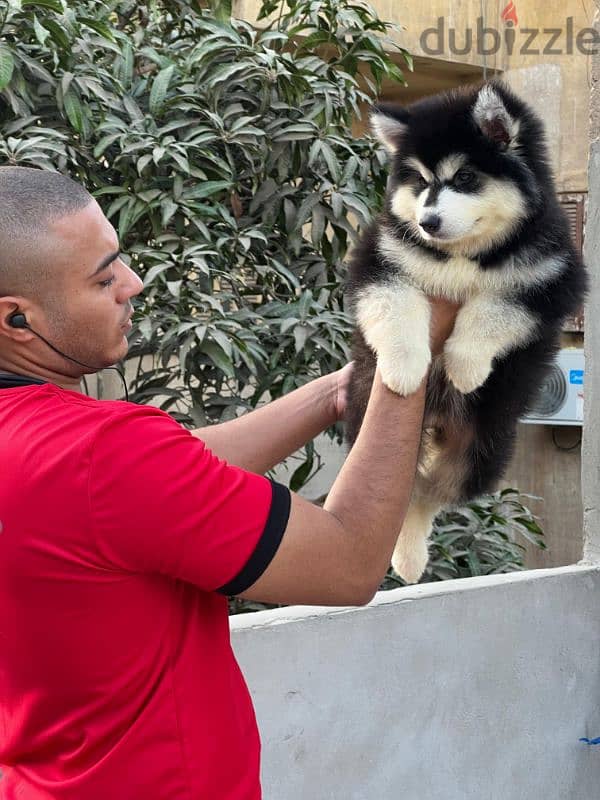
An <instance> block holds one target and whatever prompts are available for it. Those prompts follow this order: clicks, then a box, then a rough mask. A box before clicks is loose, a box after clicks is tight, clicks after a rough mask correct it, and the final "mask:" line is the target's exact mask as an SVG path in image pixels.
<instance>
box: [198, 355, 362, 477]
mask: <svg viewBox="0 0 600 800" xmlns="http://www.w3.org/2000/svg"><path fill="white" fill-rule="evenodd" d="M348 375H349V372H348V370H347V369H346V368H344V370H339V371H338V372H334V373H332V374H331V375H325V376H324V377H322V378H317V379H316V380H313V381H311V382H310V383H307V384H306V386H302V387H301V388H300V389H296V390H295V391H293V392H290V393H289V394H287V395H285V396H284V397H281V398H279V399H278V400H274V401H273V402H271V403H268V404H267V405H265V406H263V407H262V408H258V409H256V410H255V411H251V412H249V413H248V414H244V415H243V416H241V417H238V418H237V419H233V420H230V421H229V422H223V423H221V424H220V425H211V426H208V427H206V428H196V429H195V430H193V431H192V433H193V435H194V436H196V437H198V438H199V439H202V441H203V442H204V443H205V444H206V446H207V447H208V448H210V450H212V452H213V453H214V454H215V455H216V456H218V457H219V458H222V459H224V460H225V461H228V462H229V463H230V464H234V465H235V466H237V467H242V468H243V469H246V470H248V471H249V472H257V473H259V474H260V475H262V474H264V473H265V472H267V471H268V470H270V469H272V468H273V467H274V466H275V465H276V464H279V463H280V462H281V461H283V460H284V459H285V458H287V457H288V456H290V455H291V454H292V453H295V452H296V450H298V448H300V447H302V446H303V445H305V444H306V443H307V442H309V441H310V440H311V439H314V437H315V436H317V435H318V434H319V433H321V432H322V431H324V430H325V429H326V428H328V427H329V426H330V425H333V424H334V422H336V420H337V419H338V416H339V410H338V409H339V403H338V393H339V391H340V385H341V384H343V382H344V380H347V376H348Z"/></svg>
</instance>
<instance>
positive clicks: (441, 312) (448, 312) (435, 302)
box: [429, 297, 460, 356]
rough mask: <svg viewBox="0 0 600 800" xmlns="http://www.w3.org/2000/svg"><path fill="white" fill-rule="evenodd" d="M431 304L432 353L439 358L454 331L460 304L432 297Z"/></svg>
mask: <svg viewBox="0 0 600 800" xmlns="http://www.w3.org/2000/svg"><path fill="white" fill-rule="evenodd" d="M429 304H430V306H431V322H430V324H429V339H430V344H431V353H432V355H434V356H438V355H440V353H441V352H442V351H443V349H444V344H445V343H446V339H447V338H448V337H449V336H450V334H451V333H452V331H453V330H454V323H455V322H456V315H457V314H458V312H459V310H460V304H459V303H452V302H450V300H444V299H443V298H441V297H430V298H429Z"/></svg>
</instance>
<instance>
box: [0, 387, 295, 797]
mask: <svg viewBox="0 0 600 800" xmlns="http://www.w3.org/2000/svg"><path fill="white" fill-rule="evenodd" d="M0 458H1V462H0V470H1V473H0V525H1V532H0V765H1V767H2V773H3V777H2V779H0V798H2V800H13V799H14V800H16V799H17V798H19V800H163V798H164V800H188V799H189V800H258V798H260V784H259V750H260V745H259V738H258V732H257V728H256V722H255V717H254V711H253V709H252V704H251V701H250V697H249V694H248V690H247V688H246V685H245V683H244V680H243V678H242V675H241V673H240V670H239V668H238V665H237V663H236V661H235V658H234V656H233V653H232V650H231V646H230V640H229V626H228V616H227V600H226V597H225V594H234V593H238V592H240V591H243V589H245V588H247V587H248V586H249V585H251V584H252V583H253V582H254V581H255V580H256V579H257V578H258V577H259V575H260V574H261V573H262V572H263V571H264V569H266V567H267V565H268V563H269V562H270V560H271V559H272V557H273V555H274V554H275V552H276V550H277V547H278V545H279V543H280V541H281V536H282V535H283V531H284V529H285V526H286V523H287V518H288V514H289V492H288V490H287V489H285V488H284V487H282V486H280V485H278V484H274V483H272V482H271V481H269V480H267V479H266V478H264V477H262V476H259V475H254V474H252V473H248V472H245V471H243V470H241V469H238V468H236V467H232V466H230V465H228V464H226V463H224V462H223V461H219V460H218V459H217V458H216V457H215V456H214V455H213V454H212V453H211V452H210V451H209V450H208V449H207V448H206V447H205V446H204V444H203V443H202V442H201V441H200V440H198V439H197V438H195V437H194V436H192V435H191V434H190V432H189V431H187V430H185V429H184V428H183V427H182V426H181V425H179V424H178V423H177V422H175V421H174V420H173V419H171V418H170V417H169V416H168V415H167V414H165V413H164V412H162V411H159V410H157V409H154V408H150V407H147V406H138V405H134V404H129V403H123V402H110V401H103V402H99V401H97V400H93V399H90V398H87V397H85V396H83V395H81V394H78V393H76V392H70V391H65V390H62V389H59V388H58V387H56V386H54V385H51V384H44V385H37V386H24V387H20V388H11V389H2V390H0Z"/></svg>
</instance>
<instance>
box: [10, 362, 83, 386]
mask: <svg viewBox="0 0 600 800" xmlns="http://www.w3.org/2000/svg"><path fill="white" fill-rule="evenodd" d="M0 372H10V373H12V374H14V375H22V376H23V377H29V378H36V379H37V380H40V381H44V382H46V383H54V384H55V385H56V386H60V388H61V389H67V390H68V391H71V392H81V387H80V385H79V382H80V378H75V377H73V376H71V375H61V374H60V373H57V372H54V370H51V369H47V368H46V367H43V366H40V365H38V364H30V363H26V362H23V363H21V362H12V361H11V360H10V359H6V358H1V359H0Z"/></svg>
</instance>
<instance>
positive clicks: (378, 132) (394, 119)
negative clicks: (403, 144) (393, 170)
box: [371, 103, 410, 156]
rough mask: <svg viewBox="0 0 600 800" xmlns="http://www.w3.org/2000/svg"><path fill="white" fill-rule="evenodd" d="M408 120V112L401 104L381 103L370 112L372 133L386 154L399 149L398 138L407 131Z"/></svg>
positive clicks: (394, 152) (393, 153) (392, 153)
mask: <svg viewBox="0 0 600 800" xmlns="http://www.w3.org/2000/svg"><path fill="white" fill-rule="evenodd" d="M409 120H410V114H409V112H408V111H407V110H406V109H404V108H402V106H395V105H392V104H390V103H383V104H381V105H378V106H376V108H375V110H374V111H373V113H372V114H371V129H372V130H373V134H374V135H375V136H376V137H377V138H378V139H379V141H380V142H381V144H382V145H383V146H384V147H385V149H386V150H387V152H388V155H390V156H393V155H395V154H396V153H397V152H398V150H399V149H400V140H401V139H402V135H403V134H404V133H405V132H406V131H407V129H408V125H409Z"/></svg>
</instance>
